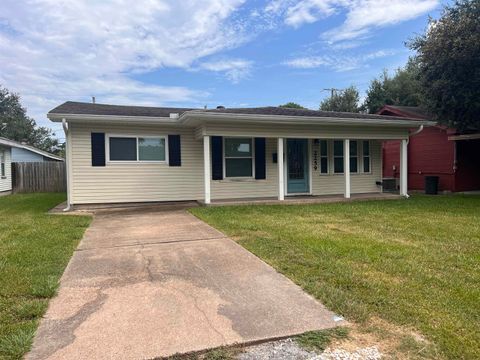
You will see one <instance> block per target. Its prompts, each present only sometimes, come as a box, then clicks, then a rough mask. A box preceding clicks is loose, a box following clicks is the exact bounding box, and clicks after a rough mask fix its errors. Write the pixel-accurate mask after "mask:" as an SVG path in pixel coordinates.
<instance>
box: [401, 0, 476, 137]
mask: <svg viewBox="0 0 480 360" xmlns="http://www.w3.org/2000/svg"><path fill="white" fill-rule="evenodd" d="M409 45H410V48H411V49H413V50H416V52H417V55H416V60H417V61H418V65H419V70H420V71H419V80H420V84H421V87H422V92H423V96H424V101H425V106H426V108H427V109H428V110H429V111H430V112H431V113H432V114H434V115H435V116H436V118H437V119H438V120H439V121H441V122H445V123H446V124H448V125H449V126H452V127H455V128H457V129H458V130H460V131H465V130H469V129H476V130H479V129H480V115H479V114H480V0H470V1H467V0H460V1H456V2H455V3H454V4H453V5H452V6H445V8H444V9H443V13H442V16H441V17H440V18H439V19H438V20H432V19H430V22H429V26H428V28H427V30H426V32H425V33H424V34H423V35H420V36H417V37H416V38H415V39H413V40H412V41H411V42H410V44H409Z"/></svg>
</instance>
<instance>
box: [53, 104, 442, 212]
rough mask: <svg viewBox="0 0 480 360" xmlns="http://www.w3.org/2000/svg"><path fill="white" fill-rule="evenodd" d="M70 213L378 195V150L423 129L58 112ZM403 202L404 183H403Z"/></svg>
mask: <svg viewBox="0 0 480 360" xmlns="http://www.w3.org/2000/svg"><path fill="white" fill-rule="evenodd" d="M48 118H49V119H50V120H51V121H54V122H62V123H63V127H64V130H65V131H66V139H67V144H66V159H67V184H68V201H69V205H70V204H73V205H75V204H93V203H123V202H151V201H155V202H156V201H181V200H197V201H200V202H203V203H205V204H209V203H211V202H215V201H218V200H222V199H223V200H225V199H252V198H257V199H258V198H275V199H278V200H280V201H281V200H284V199H285V197H290V196H296V195H304V196H305V195H309V196H317V195H327V194H328V195H332V194H342V195H343V196H345V197H346V198H349V197H350V195H351V194H359V193H379V192H381V191H382V187H381V184H382V183H381V181H382V141H384V140H400V141H401V144H402V153H403V154H404V155H405V156H404V157H403V158H402V166H403V167H404V168H405V169H406V167H407V156H406V154H407V142H408V137H409V129H411V128H412V127H419V126H422V125H423V126H428V125H433V123H431V122H429V121H422V120H416V119H408V118H404V117H391V116H381V115H372V114H358V113H337V112H325V111H313V110H304V109H288V108H279V107H258V108H237V109H233V108H224V107H218V108H216V109H208V110H207V109H185V108H165V107H140V106H117V105H105V104H93V103H80V102H66V103H64V104H62V105H60V106H58V107H56V108H55V109H53V110H51V111H50V112H49V113H48ZM400 192H401V194H402V195H407V178H406V176H405V177H403V178H402V187H401V190H400Z"/></svg>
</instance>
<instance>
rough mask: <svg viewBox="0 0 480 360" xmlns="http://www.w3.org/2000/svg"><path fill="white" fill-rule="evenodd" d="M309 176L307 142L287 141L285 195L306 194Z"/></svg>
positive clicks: (299, 140)
mask: <svg viewBox="0 0 480 360" xmlns="http://www.w3.org/2000/svg"><path fill="white" fill-rule="evenodd" d="M309 175H310V174H309V167H308V140H307V139H287V193H288V194H301V193H308V192H309V191H310V186H309V182H308V181H309Z"/></svg>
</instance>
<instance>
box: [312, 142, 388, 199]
mask: <svg viewBox="0 0 480 360" xmlns="http://www.w3.org/2000/svg"><path fill="white" fill-rule="evenodd" d="M329 145H330V146H329V170H330V174H329V175H320V169H317V170H316V171H315V170H313V172H312V193H313V195H332V194H343V192H344V189H345V187H344V186H345V177H344V175H343V174H333V146H332V143H331V142H330V144H329ZM313 146H315V145H313ZM313 151H315V149H314V150H313ZM359 155H360V154H359ZM370 157H371V162H370V167H371V169H370V170H371V172H370V173H368V174H365V173H362V172H361V170H362V159H361V156H359V163H358V168H359V172H358V173H351V176H350V179H351V193H352V194H361V193H371V192H379V191H381V188H380V187H379V186H377V185H376V182H377V181H381V179H382V146H381V142H380V141H375V140H371V141H370Z"/></svg>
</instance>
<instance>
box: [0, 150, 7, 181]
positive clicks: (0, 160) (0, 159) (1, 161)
mask: <svg viewBox="0 0 480 360" xmlns="http://www.w3.org/2000/svg"><path fill="white" fill-rule="evenodd" d="M0 176H1V177H2V178H5V177H6V173H5V152H3V151H2V153H0Z"/></svg>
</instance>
